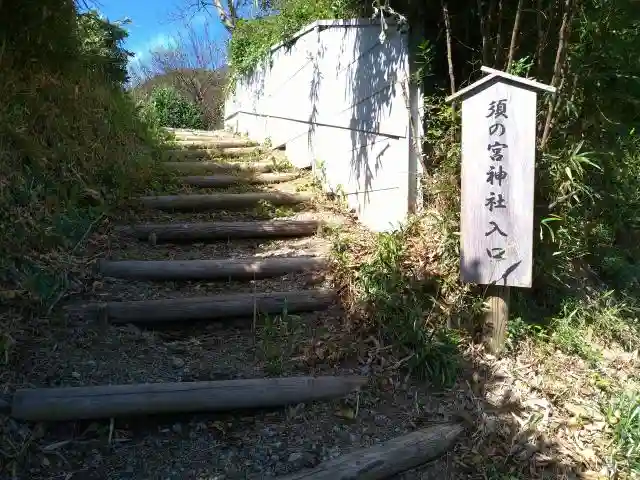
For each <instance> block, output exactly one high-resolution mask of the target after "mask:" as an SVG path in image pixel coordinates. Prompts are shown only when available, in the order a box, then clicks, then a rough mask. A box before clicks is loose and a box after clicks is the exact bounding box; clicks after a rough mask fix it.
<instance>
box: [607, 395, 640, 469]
mask: <svg viewBox="0 0 640 480" xmlns="http://www.w3.org/2000/svg"><path fill="white" fill-rule="evenodd" d="M605 413H606V419H607V423H608V425H609V428H610V429H611V442H612V444H611V451H612V454H611V461H612V463H613V465H614V466H615V470H616V471H617V472H620V473H623V474H627V475H629V476H634V477H633V478H635V477H637V476H638V475H640V394H638V392H624V393H622V394H620V395H619V396H618V397H617V398H614V399H612V401H611V402H610V404H609V405H608V406H607V407H606V409H605Z"/></svg>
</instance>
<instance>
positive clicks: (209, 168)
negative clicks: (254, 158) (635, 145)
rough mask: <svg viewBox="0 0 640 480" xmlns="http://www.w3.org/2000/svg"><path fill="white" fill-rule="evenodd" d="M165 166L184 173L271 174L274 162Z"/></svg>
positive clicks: (168, 163) (168, 164)
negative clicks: (237, 172) (235, 172)
mask: <svg viewBox="0 0 640 480" xmlns="http://www.w3.org/2000/svg"><path fill="white" fill-rule="evenodd" d="M163 165H164V166H165V167H166V168H168V169H170V170H176V171H178V172H182V173H200V172H234V171H239V172H257V173H265V172H270V171H272V170H273V168H274V167H275V163H274V162H163Z"/></svg>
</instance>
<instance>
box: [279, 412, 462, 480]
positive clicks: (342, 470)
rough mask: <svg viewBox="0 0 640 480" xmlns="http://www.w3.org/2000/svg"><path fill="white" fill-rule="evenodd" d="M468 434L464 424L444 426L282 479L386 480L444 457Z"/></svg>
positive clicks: (398, 439)
mask: <svg viewBox="0 0 640 480" xmlns="http://www.w3.org/2000/svg"><path fill="white" fill-rule="evenodd" d="M463 431H464V426H463V425H462V424H460V423H442V424H436V425H433V426H431V427H429V428H424V429H422V430H418V431H415V432H413V433H409V434H408V435H404V436H402V437H398V438H394V439H391V440H389V441H387V442H384V443H381V444H378V445H374V446H373V447H369V448H361V449H358V450H355V451H353V452H351V453H348V454H346V455H343V456H341V457H337V458H334V459H332V460H328V461H326V462H324V463H321V464H320V465H318V466H317V467H316V468H313V469H310V470H305V471H302V472H298V473H294V474H293V475H288V476H285V477H282V480H303V479H308V480H356V479H357V480H382V479H385V478H390V477H393V476H395V475H397V474H399V473H402V472H405V471H407V470H411V469H413V468H416V467H418V466H420V465H422V464H423V463H427V462H430V461H432V460H435V459H436V458H438V457H440V456H441V455H443V454H444V453H445V452H446V451H447V450H449V449H450V448H452V447H453V445H454V443H455V441H456V439H457V438H458V436H459V435H460V434H461V433H462V432H463Z"/></svg>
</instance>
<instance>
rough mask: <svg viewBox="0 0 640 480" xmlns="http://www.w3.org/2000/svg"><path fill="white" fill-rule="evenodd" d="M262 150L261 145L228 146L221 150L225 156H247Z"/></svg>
mask: <svg viewBox="0 0 640 480" xmlns="http://www.w3.org/2000/svg"><path fill="white" fill-rule="evenodd" d="M262 152H263V149H262V148H260V147H226V148H223V149H222V150H221V155H222V156H223V157H246V156H249V155H257V154H259V153H262Z"/></svg>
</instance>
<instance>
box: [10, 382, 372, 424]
mask: <svg viewBox="0 0 640 480" xmlns="http://www.w3.org/2000/svg"><path fill="white" fill-rule="evenodd" d="M366 382H367V379H366V378H364V377H358V376H348V377H330V376H327V377H285V378H264V379H249V380H224V381H217V382H180V383H147V384H132V385H105V386H96V387H69V388H34V389H21V390H18V391H16V392H15V394H14V396H13V404H12V409H11V415H12V416H13V417H14V418H17V419H20V420H29V421H65V420H87V419H95V418H113V417H123V416H124V417H129V416H134V415H153V414H167V413H179V412H185V413H186V412H220V411H228V410H237V409H251V408H273V407H281V406H285V405H291V404H298V403H303V402H311V401H317V400H327V399H331V398H336V397H342V396H344V395H347V394H348V393H350V392H352V391H355V390H358V389H359V388H361V387H362V386H364V385H365V384H366Z"/></svg>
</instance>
